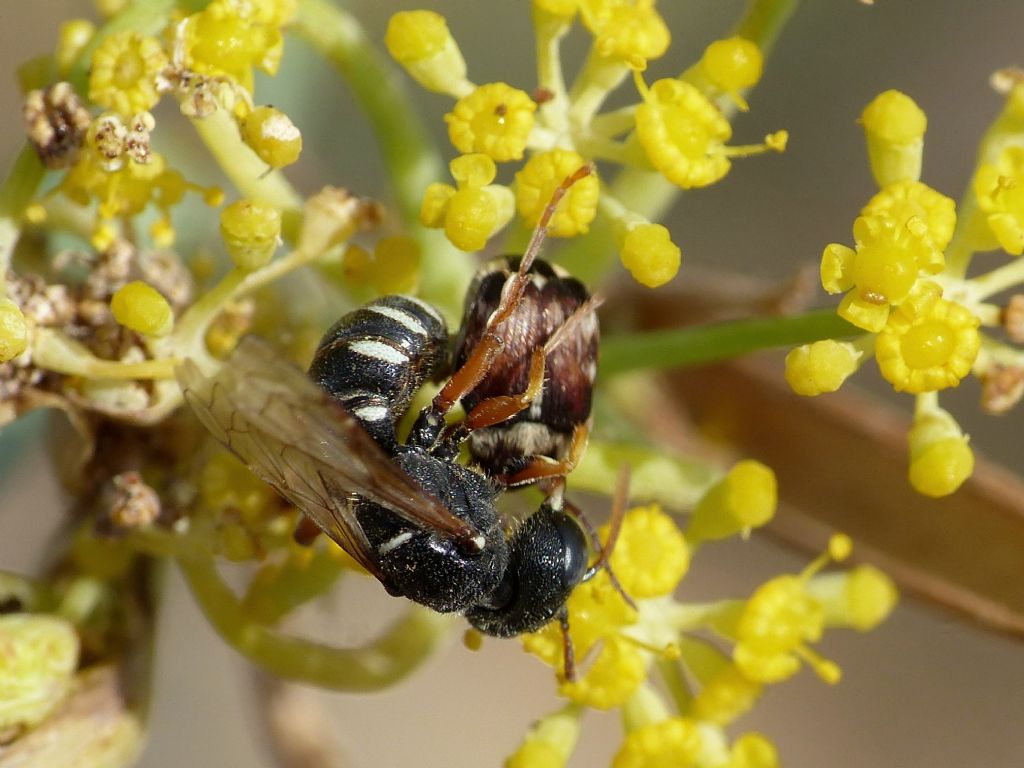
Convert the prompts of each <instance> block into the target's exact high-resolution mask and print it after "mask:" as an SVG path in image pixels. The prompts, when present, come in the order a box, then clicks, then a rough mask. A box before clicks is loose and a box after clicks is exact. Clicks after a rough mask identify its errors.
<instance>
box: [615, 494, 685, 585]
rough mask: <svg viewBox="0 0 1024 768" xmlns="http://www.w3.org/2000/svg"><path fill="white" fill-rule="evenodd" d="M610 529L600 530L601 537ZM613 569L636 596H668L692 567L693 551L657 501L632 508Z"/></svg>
mask: <svg viewBox="0 0 1024 768" xmlns="http://www.w3.org/2000/svg"><path fill="white" fill-rule="evenodd" d="M607 535H608V529H607V528H603V529H602V530H601V537H602V539H604V538H606V537H607ZM611 566H612V570H613V571H614V572H615V575H616V577H617V578H618V579H619V582H620V583H621V584H622V588H623V589H624V590H625V592H626V594H627V595H629V596H630V597H632V598H634V599H643V598H647V597H658V596H660V595H668V594H671V593H672V592H673V590H675V588H676V586H677V585H678V584H679V582H680V581H682V579H683V577H684V576H685V575H686V572H687V570H689V567H690V552H689V549H688V548H687V546H686V540H685V539H684V538H683V534H682V532H681V531H680V530H679V528H678V526H676V524H675V521H674V520H673V519H672V518H671V517H669V516H668V515H666V514H665V513H664V512H662V511H661V508H660V507H658V506H657V505H656V504H653V505H651V506H649V507H636V508H634V509H631V510H630V511H629V513H628V514H627V515H626V517H625V518H624V519H623V521H622V529H621V530H620V531H619V539H618V541H617V542H616V543H615V549H614V550H612V556H611Z"/></svg>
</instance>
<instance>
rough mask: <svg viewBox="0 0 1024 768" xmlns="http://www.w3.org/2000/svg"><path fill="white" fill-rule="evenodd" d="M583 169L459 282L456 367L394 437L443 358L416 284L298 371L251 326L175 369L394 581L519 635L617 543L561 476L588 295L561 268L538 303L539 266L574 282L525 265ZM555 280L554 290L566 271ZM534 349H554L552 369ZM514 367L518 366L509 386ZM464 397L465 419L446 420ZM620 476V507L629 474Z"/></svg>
mask: <svg viewBox="0 0 1024 768" xmlns="http://www.w3.org/2000/svg"><path fill="white" fill-rule="evenodd" d="M590 172H591V170H590V168H589V167H583V168H581V169H580V170H579V171H577V172H576V173H575V174H573V175H572V176H570V177H569V178H567V179H566V180H565V181H564V182H563V183H562V184H561V185H560V186H559V188H558V189H557V190H556V192H555V194H554V195H553V196H552V199H551V201H550V202H549V204H548V206H547V208H546V210H545V212H544V215H543V216H542V218H541V222H540V223H539V224H538V226H537V229H536V231H535V232H534V234H533V237H532V239H531V241H530V244H529V246H528V248H527V250H526V253H525V254H524V255H523V257H522V258H521V259H520V260H519V262H518V263H517V264H515V266H514V268H510V269H509V271H508V272H507V273H502V277H501V280H500V282H498V283H495V282H494V281H493V280H491V281H490V283H489V287H488V288H487V290H486V291H483V292H481V290H480V286H479V285H477V286H475V287H474V288H473V289H471V292H470V295H469V299H468V300H467V310H466V311H467V321H466V324H465V325H466V327H464V329H463V332H462V333H461V334H460V339H461V341H460V342H459V344H458V352H457V354H458V361H457V367H456V368H455V370H454V372H452V373H451V375H450V377H449V378H448V380H447V381H446V383H445V384H444V385H443V386H442V387H441V389H440V391H439V392H438V393H437V395H436V396H435V397H434V398H433V400H432V402H431V403H430V404H429V405H427V406H426V407H425V408H423V410H422V411H421V412H420V413H419V415H418V417H417V419H416V421H415V423H414V425H413V427H412V429H411V431H410V433H409V435H408V437H407V438H406V439H405V441H404V442H402V441H400V440H399V439H398V437H397V435H396V423H397V421H398V419H399V418H400V417H401V416H402V415H403V414H404V412H405V411H406V410H407V409H408V407H409V404H410V403H411V401H412V398H413V396H414V395H415V393H416V391H417V390H418V389H419V388H420V386H421V385H422V384H423V383H424V382H425V381H426V380H427V379H428V378H437V377H439V376H441V375H444V373H445V372H446V371H447V369H448V366H449V359H450V355H449V352H448V343H449V338H448V332H447V329H446V327H445V323H444V320H443V318H442V317H441V316H440V315H439V314H438V313H437V312H436V311H435V310H434V309H433V308H432V307H430V306H429V305H428V304H426V303H424V302H422V301H420V300H418V299H415V298H411V297H406V296H384V297H381V298H379V299H377V300H375V301H373V302H370V303H369V304H367V305H365V306H363V307H361V308H359V309H357V310H355V311H354V312H351V313H349V314H348V315H346V316H344V317H343V318H342V319H341V320H339V321H338V322H337V323H336V324H335V325H334V327H332V328H331V329H330V330H329V331H328V332H327V334H326V335H325V336H324V338H323V340H322V341H321V343H320V346H319V348H318V350H317V352H316V355H315V358H314V361H313V363H312V365H311V367H310V370H309V373H308V375H307V374H304V373H303V372H302V371H300V370H299V369H298V368H296V367H294V366H293V365H292V364H290V363H289V362H287V361H286V360H285V359H283V358H282V357H281V356H280V355H279V354H277V353H276V352H275V351H274V350H273V349H272V348H271V347H270V346H269V345H267V344H266V343H264V342H261V341H259V340H258V339H256V338H253V337H248V338H246V339H244V340H243V341H242V342H241V343H240V344H239V346H238V348H237V350H236V351H235V352H234V353H233V354H232V355H231V357H230V358H229V359H228V360H227V362H226V363H225V364H224V365H223V366H222V367H221V369H220V370H219V372H217V373H216V374H215V375H214V376H212V377H206V376H204V375H203V374H202V372H201V371H200V370H199V368H198V367H197V366H196V365H195V363H193V362H191V361H186V362H185V363H184V364H183V365H182V366H181V367H180V368H179V369H178V372H177V374H178V379H179V382H180V384H181V386H182V389H183V391H184V393H185V397H186V400H187V401H188V403H189V404H190V405H191V407H192V408H193V410H194V411H195V412H196V414H197V415H198V416H199V418H200V420H201V421H202V422H203V424H204V425H205V426H206V427H207V429H209V431H210V432H211V433H212V434H213V436H214V437H216V438H217V440H219V441H220V442H221V443H223V444H224V445H225V446H226V447H228V448H229V449H230V450H232V451H233V452H234V453H235V454H236V455H238V456H239V458H241V459H242V461H243V462H244V463H246V464H247V465H248V466H249V467H250V468H251V469H252V470H253V472H255V473H256V474H257V475H258V476H260V477H261V478H263V479H264V480H265V481H266V482H268V483H269V484H270V485H272V486H273V487H274V488H275V489H276V490H277V491H278V492H279V493H280V494H281V495H282V496H284V497H285V498H286V499H288V500H289V501H290V502H292V503H293V504H295V505H296V506H297V507H298V508H299V509H300V510H301V511H302V512H303V513H305V515H307V516H308V517H309V518H310V519H311V520H312V521H313V522H314V523H315V524H316V526H317V527H318V528H319V529H320V530H321V531H323V532H324V533H326V534H327V535H328V536H329V537H330V538H332V539H333V540H334V541H335V542H337V543H338V544H339V545H340V546H341V547H342V548H343V549H344V550H345V551H346V552H348V553H349V554H350V555H351V556H352V557H353V558H354V559H355V560H356V561H358V562H359V563H360V564H361V565H362V566H363V567H364V568H365V569H366V570H367V571H368V572H369V573H371V574H373V575H374V576H375V577H376V578H377V579H378V580H379V581H380V582H381V584H382V585H383V586H384V588H385V589H386V590H387V591H388V592H389V593H391V594H392V595H400V596H404V597H407V598H409V599H411V600H414V601H416V602H418V603H421V604H423V605H425V606H428V607H429V608H432V609H434V610H436V611H440V612H445V613H447V612H459V613H463V614H465V616H466V618H467V619H468V621H469V622H470V624H472V625H473V626H474V627H475V628H477V629H478V630H479V631H481V632H483V633H485V634H488V635H493V636H498V637H508V636H512V635H517V634H520V633H523V632H530V631H533V630H536V629H539V628H540V627H541V626H543V625H544V624H546V623H547V622H548V621H550V620H551V619H552V618H555V617H558V618H560V619H561V621H562V626H563V629H566V628H567V615H566V611H565V601H566V599H567V598H568V596H569V594H570V593H571V592H572V590H573V589H574V588H575V586H576V585H577V584H579V583H580V582H581V581H583V580H585V579H587V578H589V576H590V575H592V574H593V573H594V572H596V570H597V569H598V568H600V567H602V566H604V564H605V563H606V559H607V557H606V556H607V553H608V551H609V550H610V547H611V542H609V543H607V544H606V545H605V547H604V548H603V549H602V548H601V547H600V546H599V545H597V544H595V540H594V538H593V536H592V534H591V533H590V532H589V530H588V529H585V528H584V527H583V526H581V523H580V520H579V519H578V516H577V515H576V514H575V513H574V511H573V510H572V509H571V508H570V510H569V511H567V510H566V506H567V505H566V504H565V503H564V501H563V499H562V494H561V484H560V483H559V482H558V481H559V479H560V478H562V477H564V475H565V474H566V473H567V472H568V471H569V470H570V469H571V468H572V464H573V463H574V462H575V460H576V459H577V458H578V456H579V454H580V453H581V451H582V444H583V443H585V438H586V426H585V422H586V421H587V419H588V417H589V410H590V385H591V384H592V383H593V376H594V367H593V366H594V363H595V360H596V353H597V335H596V334H597V329H596V316H595V315H594V308H595V302H593V301H591V300H590V298H589V296H588V295H587V294H586V292H585V290H584V289H583V288H582V285H579V284H578V283H575V281H573V284H571V286H570V289H569V290H568V294H571V301H568V302H566V301H562V302H555V303H556V304H558V306H559V309H558V311H557V312H554V313H553V312H551V311H548V310H544V311H537V310H538V307H539V306H540V305H539V304H538V301H540V299H539V298H538V297H541V296H543V295H545V294H544V291H543V287H544V284H545V283H546V282H547V280H548V278H549V273H550V276H551V277H552V280H554V282H556V283H557V282H558V280H562V281H564V280H567V279H568V278H564V277H559V278H557V280H555V279H554V277H553V274H554V273H552V272H551V268H550V267H548V266H547V265H546V264H543V263H542V262H537V261H536V256H537V253H538V251H539V250H540V246H541V243H542V242H543V239H544V236H545V234H546V230H547V227H548V225H549V222H550V219H551V216H552V215H553V213H554V210H555V207H556V206H557V204H558V202H559V200H560V199H561V197H562V196H563V195H564V194H565V192H566V190H568V188H569V187H570V186H571V185H572V184H573V183H574V182H575V181H577V180H578V179H580V178H582V177H584V176H585V175H587V174H588V173H590ZM538 276H539V277H540V278H541V280H540V282H538V280H537V278H538ZM559 285H560V288H559V289H558V291H557V293H558V294H559V295H560V296H563V298H564V294H566V291H565V290H563V289H564V288H565V286H566V285H570V284H569V283H565V284H564V285H562V284H559ZM577 286H578V287H577ZM474 292H475V293H474ZM524 296H526V297H527V298H526V299H525V300H524ZM541 309H543V307H541ZM563 353H567V354H568V357H566V354H563ZM552 354H555V355H556V357H554V358H552V357H551V356H552ZM546 357H547V358H549V359H555V360H557V361H558V363H559V368H558V369H556V370H554V372H553V374H552V375H551V376H549V377H548V379H547V381H546V380H545V368H546V366H545V358H546ZM520 358H523V359H525V360H526V361H527V362H526V363H525V364H523V361H522V360H521V359H520ZM573 358H575V359H573ZM513 363H514V364H513ZM510 368H514V369H515V371H516V372H517V373H516V375H515V376H514V377H512V378H513V379H514V380H513V381H512V382H511V383H510V382H509V381H508V378H509V376H508V375H507V371H506V369H510ZM503 371H505V372H503ZM581 371H582V373H581ZM481 382H484V383H485V384H487V387H486V388H485V389H484V390H482V391H481V390H478V386H479V385H480V384H481ZM503 382H504V383H503ZM566 384H567V385H568V386H563V385H566ZM584 385H585V386H584ZM512 386H514V387H515V388H514V389H513V388H512ZM565 391H569V392H571V397H570V399H571V400H574V402H576V406H577V407H576V408H575V410H572V412H571V413H561V411H562V410H563V408H562V406H563V405H564V403H563V402H562V401H563V400H564V399H565V397H564V394H565ZM559 398H561V400H560V399H559ZM459 401H462V402H463V403H464V404H465V405H466V410H467V415H466V417H465V419H463V420H462V421H460V422H457V423H455V424H453V425H446V423H445V415H446V414H447V413H448V412H449V411H450V410H451V409H452V408H453V407H454V405H455V404H456V403H457V402H459ZM535 404H537V405H535ZM544 405H547V406H548V407H549V408H550V407H551V406H552V405H553V406H554V407H555V408H556V410H557V411H558V412H559V413H558V414H555V415H553V412H551V411H549V410H548V411H546V410H545V409H544V407H543V406H544ZM559 414H560V415H559ZM556 416H557V418H556ZM561 416H566V417H567V418H561ZM488 434H489V435H490V436H489V437H487V438H486V439H485V440H484V441H483V443H482V445H483V446H484V447H483V448H480V449H479V451H478V452H477V454H478V455H477V458H478V465H479V467H478V468H477V467H466V466H463V465H462V464H460V463H459V462H458V453H459V445H460V444H461V443H462V442H463V441H464V440H466V439H469V440H471V441H473V439H474V435H485V436H486V435H488ZM524 434H526V435H528V437H527V438H524V437H523V435H524ZM545 434H546V437H544V435H545ZM538 435H540V437H538ZM471 445H473V443H472V442H471ZM488 446H489V448H488ZM495 446H499V447H500V450H497V451H495V450H492V449H493V448H494V447H495ZM534 448H536V449H537V450H534ZM534 454H536V455H534ZM549 481H550V482H552V486H551V488H552V490H549V493H548V494H547V497H546V499H545V501H544V503H543V504H542V505H541V507H540V508H539V509H538V510H537V511H535V512H534V513H533V514H532V515H530V516H529V517H527V518H526V519H525V520H523V521H522V522H520V523H519V524H517V525H514V526H513V525H510V524H509V521H507V520H505V519H503V518H502V517H501V516H500V515H499V513H498V512H497V510H496V508H495V501H496V499H497V497H498V495H499V494H500V493H501V492H502V491H503V490H504V488H506V487H509V486H511V485H520V484H524V483H530V482H545V483H548V482H549ZM620 486H621V488H620V491H619V493H618V494H617V499H616V503H615V509H616V514H617V515H618V516H620V515H621V512H622V508H623V507H624V504H625V498H624V497H625V481H624V480H623V482H621V483H620ZM614 527H615V526H613V528H614ZM592 553H594V554H595V555H596V557H595V562H593V563H591V554H592ZM565 637H566V667H565V669H566V675H567V676H568V677H570V678H571V677H572V675H573V666H572V654H571V646H570V644H569V642H568V633H567V632H566V633H565Z"/></svg>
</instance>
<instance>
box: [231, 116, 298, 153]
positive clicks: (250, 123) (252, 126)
mask: <svg viewBox="0 0 1024 768" xmlns="http://www.w3.org/2000/svg"><path fill="white" fill-rule="evenodd" d="M241 131H242V140H243V141H245V143H246V144H248V145H249V146H250V147H252V149H253V151H254V152H255V153H256V154H257V155H258V156H259V158H260V160H262V161H263V162H265V163H266V164H267V165H269V166H270V167H271V168H284V167H285V166H286V165H291V164H292V163H294V162H295V161H296V160H298V159H299V153H301V152H302V134H301V133H299V129H298V128H296V127H295V124H294V123H293V122H292V121H291V118H289V117H288V115H286V114H285V113H284V112H281V111H280V110H278V109H274V108H273V107H256V109H254V110H253V111H252V112H250V113H249V114H248V115H246V116H245V118H244V119H243V120H242V124H241Z"/></svg>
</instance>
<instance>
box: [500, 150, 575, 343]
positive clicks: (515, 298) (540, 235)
mask: <svg viewBox="0 0 1024 768" xmlns="http://www.w3.org/2000/svg"><path fill="white" fill-rule="evenodd" d="M592 173H594V164H593V163H587V164H586V165H581V166H580V167H579V168H577V169H576V170H575V171H573V172H572V173H571V174H569V175H568V176H566V177H565V178H564V179H563V180H562V183H561V184H559V185H558V186H557V187H555V191H554V192H552V193H551V199H550V200H548V204H547V205H546V206H545V207H544V211H543V212H542V213H541V215H540V219H539V220H538V221H537V226H536V227H534V229H533V234H532V235H531V236H530V242H529V244H528V245H527V246H526V251H525V252H524V253H523V257H522V258H521V259H520V260H519V270H518V271H517V272H516V274H514V275H513V276H512V277H511V278H510V279H509V280H507V281H506V282H505V286H504V288H502V291H501V303H500V304H499V305H498V308H497V309H496V310H494V314H492V315H491V317H490V319H489V320H488V321H487V327H488V329H490V328H495V327H496V326H497V325H498V324H499V323H501V322H503V321H504V320H506V319H507V318H508V316H509V315H511V314H512V312H513V311H514V310H515V308H516V306H517V305H518V304H519V299H520V297H521V296H522V293H523V290H524V289H525V287H526V273H527V272H529V271H530V267H531V266H532V265H533V262H534V261H535V260H536V258H537V254H539V253H540V248H541V246H542V245H543V244H544V241H545V240H546V239H547V236H548V230H549V229H551V220H552V219H553V218H554V217H555V209H556V208H558V204H559V203H560V202H562V198H563V197H565V194H566V193H567V192H568V191H569V189H570V188H571V187H572V185H573V184H575V183H576V182H577V181H579V180H580V179H584V178H586V177H587V176H590V175H591V174H592Z"/></svg>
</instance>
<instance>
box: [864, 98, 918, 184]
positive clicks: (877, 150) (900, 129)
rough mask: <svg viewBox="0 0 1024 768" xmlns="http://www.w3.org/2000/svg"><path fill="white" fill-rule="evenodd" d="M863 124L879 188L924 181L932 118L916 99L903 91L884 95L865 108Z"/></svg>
mask: <svg viewBox="0 0 1024 768" xmlns="http://www.w3.org/2000/svg"><path fill="white" fill-rule="evenodd" d="M860 121H861V124H862V125H863V126H864V135H865V137H866V138H867V142H868V158H869V160H870V162H871V172H872V174H873V175H874V177H875V181H876V182H877V183H878V186H879V187H884V186H886V185H888V184H892V183H893V182H897V181H917V180H918V179H919V178H921V158H922V157H923V154H924V132H925V130H926V129H927V128H928V118H927V117H925V114H924V112H922V111H921V108H920V107H918V106H917V104H915V103H914V100H913V99H911V98H910V97H909V96H907V95H906V94H905V93H900V92H899V91H886V92H885V93H881V94H879V95H878V96H876V97H875V98H874V100H873V101H872V102H871V103H870V104H868V106H867V107H865V109H864V112H863V113H861V116H860Z"/></svg>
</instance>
